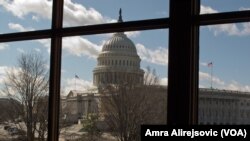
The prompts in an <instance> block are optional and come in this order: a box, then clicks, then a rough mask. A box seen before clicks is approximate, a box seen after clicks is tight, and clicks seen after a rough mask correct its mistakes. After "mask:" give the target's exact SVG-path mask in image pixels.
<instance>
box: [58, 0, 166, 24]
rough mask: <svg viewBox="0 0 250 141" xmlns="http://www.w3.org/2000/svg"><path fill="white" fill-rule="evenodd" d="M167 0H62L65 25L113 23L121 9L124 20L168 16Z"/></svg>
mask: <svg viewBox="0 0 250 141" xmlns="http://www.w3.org/2000/svg"><path fill="white" fill-rule="evenodd" d="M168 7H169V0H157V1H155V0H144V1H141V0H126V1H123V0H108V1H102V0H101V1H93V0H85V1H81V0H64V23H63V25H64V26H66V27H70V26H83V25H92V24H103V23H113V22H116V21H117V20H118V17H119V9H120V8H121V9H122V17H123V20H124V21H134V20H144V19H155V18H165V17H168V16H169V12H168V11H169V10H168V9H169V8H168Z"/></svg>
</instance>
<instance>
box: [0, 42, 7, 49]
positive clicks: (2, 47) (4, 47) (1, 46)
mask: <svg viewBox="0 0 250 141" xmlns="http://www.w3.org/2000/svg"><path fill="white" fill-rule="evenodd" d="M8 47H9V45H8V44H6V43H0V50H4V49H6V48H8Z"/></svg>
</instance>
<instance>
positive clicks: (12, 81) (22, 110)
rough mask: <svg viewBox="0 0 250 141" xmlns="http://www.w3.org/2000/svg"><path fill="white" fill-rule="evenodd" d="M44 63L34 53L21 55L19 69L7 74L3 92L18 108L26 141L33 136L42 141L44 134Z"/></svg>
mask: <svg viewBox="0 0 250 141" xmlns="http://www.w3.org/2000/svg"><path fill="white" fill-rule="evenodd" d="M46 65H47V63H46V61H45V60H44V59H43V57H42V56H41V55H39V54H38V53H35V52H31V53H26V54H22V55H21V56H20V57H19V58H18V66H17V67H15V68H12V69H11V70H8V71H7V72H6V74H7V76H6V79H5V81H4V88H3V92H4V93H5V94H6V95H8V97H9V98H10V99H13V100H15V101H18V103H20V105H21V106H16V105H13V108H15V110H16V112H17V113H18V115H19V117H20V118H21V121H23V122H24V125H25V126H26V130H27V137H26V138H27V141H33V140H34V139H35V134H37V135H38V137H40V138H39V140H45V138H44V136H45V135H46V132H47V105H48V84H49V83H48V69H47V68H46Z"/></svg>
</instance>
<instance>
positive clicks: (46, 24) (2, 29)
mask: <svg viewBox="0 0 250 141" xmlns="http://www.w3.org/2000/svg"><path fill="white" fill-rule="evenodd" d="M51 11H52V1H51V0H1V1H0V17H1V18H0V20H1V26H0V34H3V33H10V32H23V31H32V30H40V29H47V28H50V27H51V17H52V12H51Z"/></svg>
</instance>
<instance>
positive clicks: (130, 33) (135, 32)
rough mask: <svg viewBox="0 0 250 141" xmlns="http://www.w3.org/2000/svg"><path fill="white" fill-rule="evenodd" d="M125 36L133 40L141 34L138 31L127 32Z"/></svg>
mask: <svg viewBox="0 0 250 141" xmlns="http://www.w3.org/2000/svg"><path fill="white" fill-rule="evenodd" d="M125 34H126V35H127V36H128V37H129V38H135V37H138V36H139V35H140V34H141V32H140V31H129V32H125Z"/></svg>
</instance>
